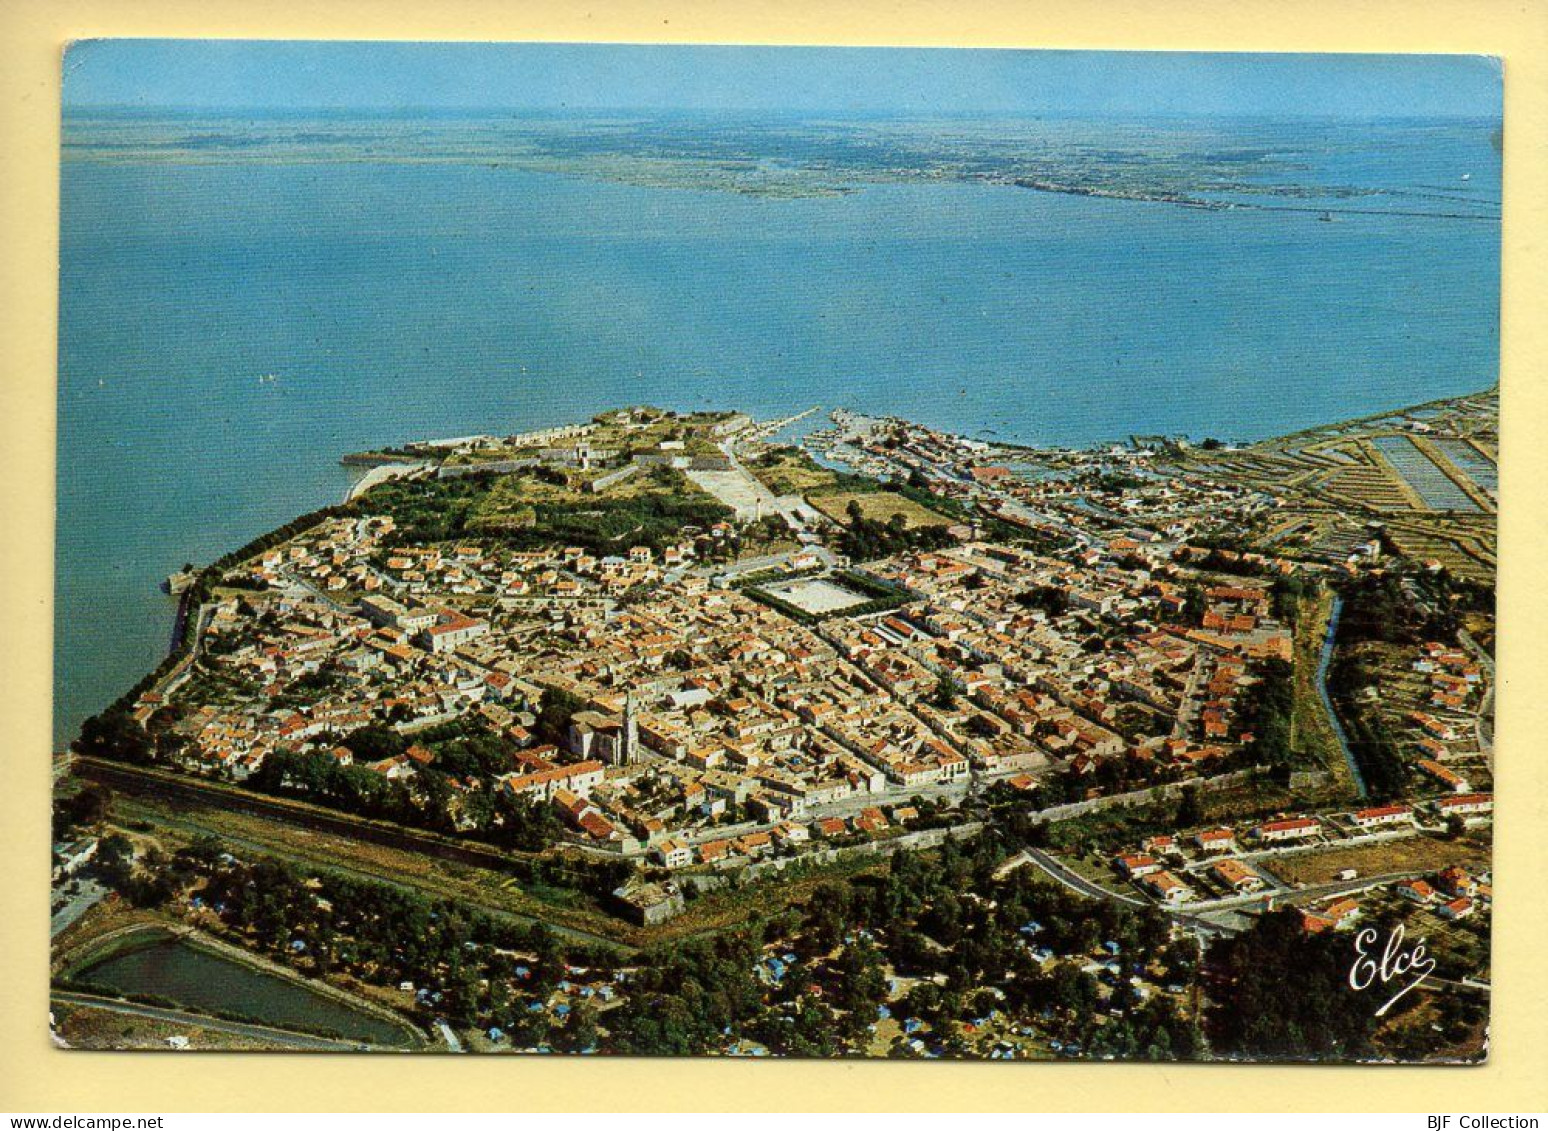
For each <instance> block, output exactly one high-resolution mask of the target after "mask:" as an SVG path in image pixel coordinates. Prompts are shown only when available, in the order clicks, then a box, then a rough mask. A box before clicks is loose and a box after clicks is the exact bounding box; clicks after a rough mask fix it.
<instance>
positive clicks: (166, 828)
mask: <svg viewBox="0 0 1548 1131" xmlns="http://www.w3.org/2000/svg"><path fill="white" fill-rule="evenodd" d="M114 809H115V812H117V813H118V814H120V815H121V816H122V817H125V818H132V819H138V820H142V821H145V822H147V823H149V824H152V825H154V826H155V827H156V829H157V830H158V833H159V834H160V837H159V839H160V840H161V841H162V843H163V844H164V845H165V846H166V847H168V848H169V849H171V848H176V847H177V846H178V844H179V843H191V842H192V841H193V840H194V839H195V838H197V837H198V836H199V835H201V834H212V835H214V836H217V837H219V838H220V839H221V840H223V841H225V842H227V843H229V844H231V845H232V846H233V848H232V851H233V852H236V853H237V854H238V855H240V854H242V852H243V851H244V850H246V851H248V852H252V851H256V852H258V853H261V854H263V855H269V856H274V857H277V858H279V859H283V860H289V861H292V862H293V863H296V864H301V865H304V866H306V867H311V868H321V869H328V870H331V871H336V872H345V873H349V874H353V875H356V876H360V877H363V878H365V879H370V880H376V881H379V882H383V883H390V884H396V885H398V886H401V887H407V888H412V889H414V890H416V891H419V892H421V893H423V894H425V895H428V896H431V897H433V898H437V899H454V900H458V901H460V902H463V903H467V904H470V905H472V906H475V907H479V908H481V909H483V910H485V911H489V912H492V913H494V914H503V915H510V916H514V917H517V918H520V919H525V920H532V919H536V920H541V921H543V922H545V923H548V924H549V925H550V926H552V927H553V928H554V929H555V930H557V931H559V932H560V933H566V932H568V933H571V934H573V935H575V936H577V937H579V938H580V939H581V941H584V942H590V943H597V942H601V943H611V944H615V945H618V944H621V945H625V946H634V945H640V944H641V943H642V942H643V941H645V940H644V938H643V936H644V935H645V932H643V931H641V930H639V929H637V928H635V927H633V926H631V925H630V924H628V923H625V922H624V921H623V920H621V919H618V918H616V917H614V916H612V915H610V914H608V913H606V912H605V911H602V910H601V909H600V908H598V907H597V906H596V905H595V903H594V902H593V901H591V900H590V899H588V898H587V897H586V896H584V894H583V893H579V892H575V891H572V890H569V889H563V890H560V889H554V888H549V887H546V886H533V885H522V884H520V883H517V882H512V878H511V877H510V876H509V875H506V874H504V873H502V872H497V871H494V870H492V869H488V868H480V867H477V866H475V865H472V864H467V863H461V862H454V861H448V860H443V859H438V858H435V857H431V856H426V855H423V854H420V853H418V852H413V851H410V850H407V849H400V848H393V847H389V846H386V845H380V844H372V843H367V842H364V841H358V840H354V839H351V838H349V837H344V836H334V835H330V834H327V833H321V832H313V831H310V830H307V829H300V828H294V827H292V826H289V825H286V824H284V823H282V822H279V821H272V820H268V819H266V818H263V817H259V816H253V815H249V814H242V813H232V812H228V811H225V810H220V809H216V808H213V807H207V806H200V805H193V804H187V803H179V804H177V805H175V806H174V805H169V804H166V803H164V802H161V801H159V800H154V799H151V798H147V797H127V796H119V797H118V798H116V799H115V800H114Z"/></svg>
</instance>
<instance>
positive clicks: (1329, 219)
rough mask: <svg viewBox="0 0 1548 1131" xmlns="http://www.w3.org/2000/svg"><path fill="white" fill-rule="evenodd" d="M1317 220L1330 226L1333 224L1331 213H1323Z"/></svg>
mask: <svg viewBox="0 0 1548 1131" xmlns="http://www.w3.org/2000/svg"><path fill="white" fill-rule="evenodd" d="M1317 219H1319V220H1321V221H1322V222H1323V223H1324V224H1331V223H1333V213H1331V212H1324V213H1323V214H1322V215H1321V216H1318V217H1317Z"/></svg>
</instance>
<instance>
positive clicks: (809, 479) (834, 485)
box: [744, 448, 881, 499]
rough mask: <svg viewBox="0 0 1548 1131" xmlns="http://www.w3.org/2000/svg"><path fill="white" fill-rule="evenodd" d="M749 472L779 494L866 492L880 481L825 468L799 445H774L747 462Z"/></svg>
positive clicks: (809, 496) (806, 495)
mask: <svg viewBox="0 0 1548 1131" xmlns="http://www.w3.org/2000/svg"><path fill="white" fill-rule="evenodd" d="M744 463H745V466H746V468H747V470H748V471H750V472H752V473H753V475H755V476H756V477H757V478H758V480H759V481H760V482H761V483H763V485H764V486H765V487H767V488H768V489H769V490H770V491H773V492H774V493H775V494H776V495H803V496H805V497H806V498H807V499H811V498H812V497H813V496H816V495H831V494H834V493H836V492H840V491H853V492H857V493H858V492H864V491H866V490H867V485H868V484H869V485H871V489H879V488H880V486H881V485H880V484H879V483H874V481H872V480H867V479H864V478H863V477H861V476H857V475H846V474H844V473H843V472H839V471H834V470H833V469H832V468H827V467H823V466H822V465H821V464H819V463H818V462H817V461H816V460H814V459H812V457H811V456H810V455H808V454H807V453H806V452H804V451H801V450H800V449H798V448H772V449H770V450H769V451H768V452H765V453H764V454H763V455H760V456H758V457H757V458H756V459H750V460H746V461H744Z"/></svg>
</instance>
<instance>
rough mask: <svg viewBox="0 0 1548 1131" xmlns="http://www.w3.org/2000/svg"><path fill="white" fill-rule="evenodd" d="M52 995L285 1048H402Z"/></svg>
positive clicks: (73, 995)
mask: <svg viewBox="0 0 1548 1131" xmlns="http://www.w3.org/2000/svg"><path fill="white" fill-rule="evenodd" d="M49 997H50V999H51V1000H52V1001H55V1002H60V1003H63V1004H66V1005H80V1006H89V1007H91V1008H92V1009H104V1010H106V1011H108V1012H109V1013H123V1014H127V1015H129V1016H131V1017H146V1018H150V1019H151V1020H153V1021H168V1022H171V1023H172V1024H174V1025H187V1026H189V1027H190V1028H198V1029H212V1030H214V1031H215V1032H217V1033H229V1034H231V1035H232V1036H236V1037H247V1038H249V1039H251V1040H255V1041H267V1042H269V1043H270V1044H278V1045H283V1046H285V1047H286V1048H294V1049H308V1050H311V1051H321V1052H353V1051H356V1050H359V1049H363V1048H369V1049H370V1050H371V1051H373V1052H401V1051H403V1050H401V1049H391V1048H388V1047H387V1046H385V1045H367V1044H365V1043H364V1042H362V1041H338V1040H334V1039H332V1038H331V1037H317V1036H313V1035H311V1034H309V1033H294V1032H291V1031H290V1030H288V1029H274V1028H270V1027H269V1026H267V1025H247V1024H244V1023H242V1022H240V1021H226V1020H224V1019H222V1018H218V1017H206V1016H205V1015H204V1014H202V1013H189V1012H187V1011H186V1010H181V1009H163V1008H162V1007H160V1006H156V1005H141V1004H139V1003H138V1002H132V1001H120V1000H118V999H117V998H110V997H99V996H97V995H96V994H80V993H73V992H70V991H66V990H53V991H51V992H50V994H49Z"/></svg>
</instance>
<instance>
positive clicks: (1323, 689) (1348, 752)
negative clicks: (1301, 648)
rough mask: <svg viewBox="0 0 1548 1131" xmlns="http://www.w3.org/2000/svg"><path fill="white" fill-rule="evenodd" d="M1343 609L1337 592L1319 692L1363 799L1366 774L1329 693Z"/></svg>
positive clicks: (1320, 662)
mask: <svg viewBox="0 0 1548 1131" xmlns="http://www.w3.org/2000/svg"><path fill="white" fill-rule="evenodd" d="M1343 611H1344V599H1343V598H1342V597H1340V596H1339V595H1338V594H1337V593H1335V594H1333V611H1332V612H1331V613H1329V614H1328V635H1327V638H1326V639H1324V640H1323V642H1322V656H1321V658H1320V659H1319V660H1318V661H1317V694H1318V695H1319V696H1321V698H1322V706H1323V708H1324V709H1325V710H1326V711H1327V712H1328V721H1329V722H1331V723H1332V724H1333V733H1334V734H1335V735H1337V736H1338V748H1339V749H1340V750H1342V751H1343V752H1344V761H1345V762H1347V763H1348V764H1349V774H1350V776H1351V777H1353V778H1354V783H1355V788H1356V789H1357V790H1359V791H1360V799H1361V800H1362V801H1363V800H1365V799H1366V798H1368V797H1369V796H1370V791H1369V790H1368V789H1367V788H1366V785H1365V775H1364V774H1362V773H1361V772H1360V763H1359V761H1358V760H1357V759H1356V758H1355V756H1354V751H1353V750H1352V749H1350V747H1349V736H1348V735H1347V734H1345V733H1344V724H1343V723H1342V722H1340V721H1339V717H1338V712H1337V711H1335V710H1334V709H1333V697H1332V696H1331V695H1329V694H1328V668H1329V667H1330V666H1331V665H1332V663H1333V641H1334V640H1335V638H1337V636H1338V618H1339V614H1340V613H1342V612H1343Z"/></svg>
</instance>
